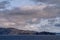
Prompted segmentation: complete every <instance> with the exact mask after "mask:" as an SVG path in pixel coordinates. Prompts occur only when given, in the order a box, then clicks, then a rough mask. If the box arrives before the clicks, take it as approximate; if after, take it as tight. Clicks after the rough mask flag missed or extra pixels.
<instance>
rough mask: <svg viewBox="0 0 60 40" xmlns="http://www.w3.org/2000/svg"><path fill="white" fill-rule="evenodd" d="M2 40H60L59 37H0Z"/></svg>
mask: <svg viewBox="0 0 60 40" xmlns="http://www.w3.org/2000/svg"><path fill="white" fill-rule="evenodd" d="M0 40H60V36H59V35H15V36H12V35H0Z"/></svg>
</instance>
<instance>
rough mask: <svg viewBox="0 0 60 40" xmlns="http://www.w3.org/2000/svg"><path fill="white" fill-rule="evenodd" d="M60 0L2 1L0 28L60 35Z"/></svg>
mask: <svg viewBox="0 0 60 40" xmlns="http://www.w3.org/2000/svg"><path fill="white" fill-rule="evenodd" d="M59 4H60V0H1V1H0V28H16V29H19V30H30V31H37V32H41V31H48V32H56V33H60V21H59V20H60V5H59Z"/></svg>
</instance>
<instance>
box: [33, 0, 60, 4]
mask: <svg viewBox="0 0 60 40" xmlns="http://www.w3.org/2000/svg"><path fill="white" fill-rule="evenodd" d="M33 1H35V2H43V3H50V4H60V0H33Z"/></svg>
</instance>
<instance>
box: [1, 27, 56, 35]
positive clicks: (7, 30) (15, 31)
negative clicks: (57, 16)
mask: <svg viewBox="0 0 60 40" xmlns="http://www.w3.org/2000/svg"><path fill="white" fill-rule="evenodd" d="M0 35H56V34H55V33H50V32H45V31H43V32H35V31H29V30H18V29H14V28H0Z"/></svg>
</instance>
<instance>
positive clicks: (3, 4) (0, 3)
mask: <svg viewBox="0 0 60 40" xmlns="http://www.w3.org/2000/svg"><path fill="white" fill-rule="evenodd" d="M8 4H9V1H2V2H0V9H4V8H6V6H7V5H8Z"/></svg>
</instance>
